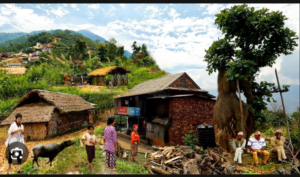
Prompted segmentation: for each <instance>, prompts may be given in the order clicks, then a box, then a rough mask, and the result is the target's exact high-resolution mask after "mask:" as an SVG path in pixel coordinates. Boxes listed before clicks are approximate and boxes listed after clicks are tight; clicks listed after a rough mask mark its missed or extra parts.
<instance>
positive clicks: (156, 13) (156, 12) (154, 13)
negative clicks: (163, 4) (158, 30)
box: [144, 5, 163, 18]
mask: <svg viewBox="0 0 300 177" xmlns="http://www.w3.org/2000/svg"><path fill="white" fill-rule="evenodd" d="M144 10H145V11H144V12H145V16H147V17H148V18H157V17H160V16H161V15H162V14H163V13H162V12H161V10H160V9H159V8H158V7H156V6H154V5H150V6H146V7H145V9H144Z"/></svg>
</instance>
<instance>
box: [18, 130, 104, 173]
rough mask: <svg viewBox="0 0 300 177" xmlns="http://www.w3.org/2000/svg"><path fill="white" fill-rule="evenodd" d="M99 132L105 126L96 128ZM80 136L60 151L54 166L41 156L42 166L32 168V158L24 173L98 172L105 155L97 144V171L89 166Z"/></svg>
mask: <svg viewBox="0 0 300 177" xmlns="http://www.w3.org/2000/svg"><path fill="white" fill-rule="evenodd" d="M96 130H97V132H98V133H101V132H103V130H104V128H102V127H100V128H97V129H96ZM80 138H81V136H78V137H76V138H75V139H74V141H75V144H74V145H72V146H70V147H67V148H66V149H64V150H63V151H62V152H60V153H59V154H58V155H57V156H56V157H55V159H54V160H53V162H52V165H53V167H50V165H49V164H48V165H44V164H45V163H42V162H43V161H48V159H47V158H39V164H40V167H39V168H37V166H36V164H35V166H34V167H35V169H32V168H31V165H32V160H30V161H29V162H27V163H25V164H24V165H23V166H22V167H21V169H22V170H24V174H66V173H68V172H70V171H79V173H80V174H95V173H96V174H97V173H99V172H100V170H101V166H99V164H100V163H101V162H102V161H104V160H105V158H104V157H103V155H101V150H99V149H98V148H97V146H96V158H95V159H94V160H93V163H92V164H93V167H94V169H95V172H93V173H92V171H91V170H90V169H89V168H88V166H87V165H88V160H87V154H86V150H85V147H84V148H83V149H81V148H80Z"/></svg>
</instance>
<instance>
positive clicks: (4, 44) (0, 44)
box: [0, 29, 131, 58]
mask: <svg viewBox="0 0 300 177" xmlns="http://www.w3.org/2000/svg"><path fill="white" fill-rule="evenodd" d="M40 33H50V34H52V35H53V36H55V37H62V38H64V37H65V38H69V39H68V40H70V41H69V42H67V41H62V43H61V44H58V46H61V47H67V46H69V45H70V44H71V43H72V42H73V43H74V40H73V39H70V35H74V37H78V38H80V39H83V38H82V37H79V36H78V35H81V36H84V37H86V38H85V39H83V40H85V41H86V43H87V45H88V46H91V47H95V45H94V43H95V40H99V41H100V42H103V43H104V42H105V41H106V39H104V38H103V37H101V36H98V35H96V34H94V33H92V32H90V31H88V30H79V31H77V32H76V31H72V30H61V29H56V30H49V31H47V30H40V31H33V32H30V33H23V32H20V33H0V52H20V50H21V49H22V48H26V47H31V46H30V45H31V44H32V43H26V41H27V39H28V38H30V37H32V36H35V35H38V34H40ZM65 35H66V36H65ZM71 38H72V37H71ZM87 38H89V39H87ZM36 42H41V41H36ZM22 43H26V44H24V45H18V44H22ZM35 44H36V43H35ZM35 44H33V45H35ZM64 44H65V45H64ZM59 52H64V51H63V50H60V51H59ZM124 55H125V56H126V57H127V58H129V57H130V56H131V53H130V52H129V51H128V50H124Z"/></svg>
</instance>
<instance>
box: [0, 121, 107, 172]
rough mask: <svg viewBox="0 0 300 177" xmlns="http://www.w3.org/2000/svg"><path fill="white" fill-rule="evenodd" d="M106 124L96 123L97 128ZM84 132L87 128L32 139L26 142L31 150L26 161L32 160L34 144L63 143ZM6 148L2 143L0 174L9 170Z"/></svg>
mask: <svg viewBox="0 0 300 177" xmlns="http://www.w3.org/2000/svg"><path fill="white" fill-rule="evenodd" d="M104 126H106V123H104V122H101V123H98V124H96V125H94V127H95V129H96V128H98V127H104ZM84 132H86V129H82V130H79V131H76V132H73V133H70V134H66V135H62V136H57V137H55V138H52V139H47V140H42V141H31V142H25V145H26V146H27V148H28V151H29V156H28V159H27V161H26V162H25V163H27V162H28V161H30V160H31V158H30V157H31V156H32V148H33V147H34V146H36V145H37V144H44V145H47V144H50V143H61V142H63V141H65V140H68V139H70V140H73V139H74V138H76V137H77V136H81V135H82V134H83V133H84ZM5 149H6V146H5V145H3V144H1V145H0V164H1V166H0V174H6V172H7V168H8V163H7V159H6V158H5ZM12 169H13V170H14V169H15V166H14V165H12Z"/></svg>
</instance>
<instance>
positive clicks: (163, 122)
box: [152, 118, 169, 125]
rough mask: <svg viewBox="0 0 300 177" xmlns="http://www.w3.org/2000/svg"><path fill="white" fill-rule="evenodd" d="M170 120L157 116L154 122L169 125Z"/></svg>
mask: <svg viewBox="0 0 300 177" xmlns="http://www.w3.org/2000/svg"><path fill="white" fill-rule="evenodd" d="M168 122H169V119H160V118H155V119H154V120H153V121H152V123H158V124H161V125H167V123H168Z"/></svg>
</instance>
